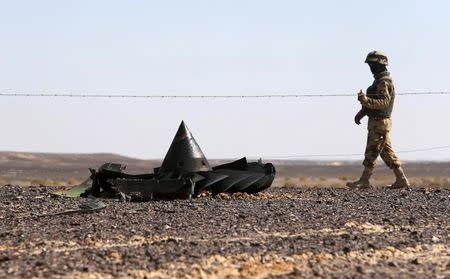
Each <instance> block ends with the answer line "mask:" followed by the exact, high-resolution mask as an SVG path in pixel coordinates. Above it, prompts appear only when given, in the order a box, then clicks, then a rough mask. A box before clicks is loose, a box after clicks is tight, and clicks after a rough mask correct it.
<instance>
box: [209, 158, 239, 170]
mask: <svg viewBox="0 0 450 279" xmlns="http://www.w3.org/2000/svg"><path fill="white" fill-rule="evenodd" d="M221 169H227V170H242V171H245V170H247V169H248V163H247V158H245V157H244V158H241V159H239V160H236V161H233V162H231V163H226V164H222V165H218V166H215V167H213V170H221Z"/></svg>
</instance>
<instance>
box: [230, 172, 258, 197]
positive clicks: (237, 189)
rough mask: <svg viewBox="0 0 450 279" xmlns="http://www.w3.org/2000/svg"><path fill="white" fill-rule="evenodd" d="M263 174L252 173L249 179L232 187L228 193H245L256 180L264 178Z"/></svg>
mask: <svg viewBox="0 0 450 279" xmlns="http://www.w3.org/2000/svg"><path fill="white" fill-rule="evenodd" d="M264 175H265V174H263V173H253V174H252V175H251V176H250V177H248V178H246V179H244V180H242V181H241V182H239V183H237V184H235V185H234V186H233V187H231V188H230V189H228V190H227V191H228V192H233V193H236V192H242V191H245V189H247V188H248V187H250V186H252V185H253V184H254V183H256V182H257V181H258V180H260V179H261V178H263V177H264Z"/></svg>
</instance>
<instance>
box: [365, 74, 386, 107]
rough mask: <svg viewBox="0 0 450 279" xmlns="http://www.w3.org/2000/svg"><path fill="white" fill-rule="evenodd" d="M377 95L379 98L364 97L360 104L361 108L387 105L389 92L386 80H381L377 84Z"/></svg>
mask: <svg viewBox="0 0 450 279" xmlns="http://www.w3.org/2000/svg"><path fill="white" fill-rule="evenodd" d="M377 95H379V96H380V99H374V98H369V97H368V98H366V99H365V100H364V101H363V102H361V104H362V105H363V108H369V109H384V108H386V107H387V106H389V103H390V102H391V93H390V92H389V84H388V82H387V81H382V82H380V83H379V84H378V86H377Z"/></svg>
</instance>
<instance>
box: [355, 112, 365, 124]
mask: <svg viewBox="0 0 450 279" xmlns="http://www.w3.org/2000/svg"><path fill="white" fill-rule="evenodd" d="M362 118H363V116H362V115H361V114H359V113H357V114H356V115H355V123H356V125H359V124H361V119H362Z"/></svg>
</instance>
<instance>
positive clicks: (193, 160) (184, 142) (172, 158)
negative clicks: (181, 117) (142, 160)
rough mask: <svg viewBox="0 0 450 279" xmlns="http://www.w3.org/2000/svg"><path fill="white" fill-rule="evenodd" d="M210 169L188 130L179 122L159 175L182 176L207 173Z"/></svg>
mask: <svg viewBox="0 0 450 279" xmlns="http://www.w3.org/2000/svg"><path fill="white" fill-rule="evenodd" d="M209 170H211V167H210V165H209V163H208V160H206V157H205V155H204V154H203V152H202V150H201V149H200V146H199V145H198V144H197V142H196V141H195V139H194V137H193V136H192V134H191V132H190V131H189V129H188V128H187V127H186V124H184V121H182V122H181V124H180V127H179V128H178V131H177V134H176V135H175V138H174V139H173V141H172V144H171V145H170V147H169V151H167V154H166V157H165V158H164V161H163V163H162V165H161V168H160V170H159V173H160V174H169V173H170V174H172V175H182V174H184V173H187V172H197V171H209Z"/></svg>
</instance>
